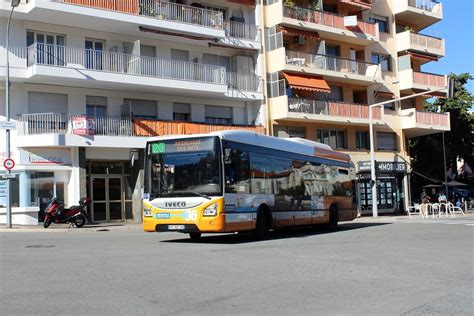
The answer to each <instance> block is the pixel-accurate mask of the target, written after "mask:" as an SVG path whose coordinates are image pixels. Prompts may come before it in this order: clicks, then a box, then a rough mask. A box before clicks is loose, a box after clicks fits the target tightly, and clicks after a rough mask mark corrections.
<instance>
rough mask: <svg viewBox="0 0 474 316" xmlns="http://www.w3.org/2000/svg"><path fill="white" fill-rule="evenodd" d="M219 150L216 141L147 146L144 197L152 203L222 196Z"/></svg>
mask: <svg viewBox="0 0 474 316" xmlns="http://www.w3.org/2000/svg"><path fill="white" fill-rule="evenodd" d="M219 148H220V146H219V138H217V137H206V138H188V139H173V140H163V141H156V142H150V143H148V146H147V154H148V155H147V168H146V175H145V184H146V188H145V189H146V192H145V193H148V195H149V199H150V200H152V199H154V198H157V197H172V196H204V197H207V196H209V195H213V196H216V195H222V181H221V171H220V168H221V164H220V159H219V157H220V155H219V151H220V150H219Z"/></svg>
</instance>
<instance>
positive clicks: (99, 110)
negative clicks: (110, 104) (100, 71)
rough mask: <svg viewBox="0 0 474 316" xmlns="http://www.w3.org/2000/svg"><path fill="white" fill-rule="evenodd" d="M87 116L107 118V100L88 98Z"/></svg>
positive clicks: (104, 98)
mask: <svg viewBox="0 0 474 316" xmlns="http://www.w3.org/2000/svg"><path fill="white" fill-rule="evenodd" d="M86 115H87V116H106V115H107V98H106V97H94V96H89V95H88V96H86Z"/></svg>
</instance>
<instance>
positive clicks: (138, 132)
mask: <svg viewBox="0 0 474 316" xmlns="http://www.w3.org/2000/svg"><path fill="white" fill-rule="evenodd" d="M84 118H87V120H89V121H90V122H91V124H90V126H89V128H88V130H87V131H86V135H99V136H160V135H175V134H199V133H209V132H213V131H223V130H248V131H254V132H257V133H260V134H264V133H265V129H264V127H262V126H257V125H249V126H247V125H222V124H221V125H219V124H206V123H193V122H176V121H161V120H150V119H139V118H128V117H110V116H95V117H94V116H85V115H84V116H83V115H69V116H68V115H66V114H60V113H39V114H23V115H21V116H20V117H19V118H18V127H17V131H18V135H20V136H27V135H41V134H77V132H76V130H75V129H74V127H73V124H72V123H73V121H74V120H76V119H84ZM81 135H84V134H81Z"/></svg>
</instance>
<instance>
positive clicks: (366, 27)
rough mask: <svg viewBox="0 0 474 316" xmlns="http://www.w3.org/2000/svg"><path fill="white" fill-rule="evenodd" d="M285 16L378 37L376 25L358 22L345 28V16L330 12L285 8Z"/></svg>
mask: <svg viewBox="0 0 474 316" xmlns="http://www.w3.org/2000/svg"><path fill="white" fill-rule="evenodd" d="M283 16H284V17H287V18H291V19H296V20H299V21H305V22H311V23H316V24H321V25H326V26H331V27H335V28H338V29H344V30H345V29H347V30H351V31H353V32H358V33H363V34H368V35H372V36H376V34H377V29H376V27H375V24H374V23H368V22H364V21H360V20H357V26H351V27H345V26H344V16H341V15H337V14H334V13H329V12H321V11H317V10H312V9H308V8H301V7H292V8H291V7H287V6H283Z"/></svg>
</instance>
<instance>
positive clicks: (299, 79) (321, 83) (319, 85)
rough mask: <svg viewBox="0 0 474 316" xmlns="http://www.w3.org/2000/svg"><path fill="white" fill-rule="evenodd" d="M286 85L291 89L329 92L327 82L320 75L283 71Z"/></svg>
mask: <svg viewBox="0 0 474 316" xmlns="http://www.w3.org/2000/svg"><path fill="white" fill-rule="evenodd" d="M283 76H284V77H285V79H286V81H287V82H288V85H289V86H290V87H291V88H293V89H300V90H307V91H315V92H324V93H329V92H331V88H330V87H329V85H328V83H327V82H326V81H325V80H324V79H323V78H321V77H315V76H308V75H300V74H290V73H286V72H284V73H283Z"/></svg>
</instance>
